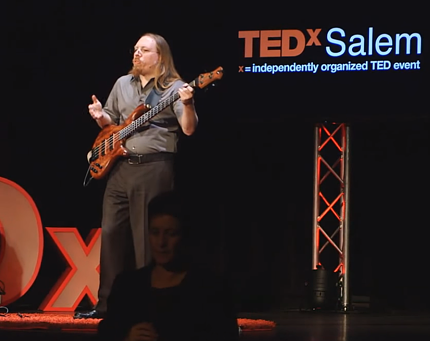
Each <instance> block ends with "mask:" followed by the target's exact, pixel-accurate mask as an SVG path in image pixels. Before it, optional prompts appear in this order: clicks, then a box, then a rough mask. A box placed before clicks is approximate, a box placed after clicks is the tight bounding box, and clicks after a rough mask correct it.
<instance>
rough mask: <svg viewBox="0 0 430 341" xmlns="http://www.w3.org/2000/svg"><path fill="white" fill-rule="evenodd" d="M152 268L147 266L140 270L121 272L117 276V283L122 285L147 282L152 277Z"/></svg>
mask: <svg viewBox="0 0 430 341" xmlns="http://www.w3.org/2000/svg"><path fill="white" fill-rule="evenodd" d="M151 269H152V266H145V267H143V268H139V269H133V270H126V271H123V272H121V273H120V274H119V275H118V276H117V279H116V280H117V282H120V283H124V282H126V283H142V281H146V280H148V279H149V278H150V276H151Z"/></svg>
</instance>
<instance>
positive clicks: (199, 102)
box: [0, 1, 430, 311]
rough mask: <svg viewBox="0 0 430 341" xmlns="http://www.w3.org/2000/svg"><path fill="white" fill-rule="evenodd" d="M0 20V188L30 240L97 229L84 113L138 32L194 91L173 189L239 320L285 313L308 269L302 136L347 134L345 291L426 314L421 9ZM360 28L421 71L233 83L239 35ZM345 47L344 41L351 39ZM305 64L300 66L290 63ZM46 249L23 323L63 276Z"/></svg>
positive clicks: (45, 7)
mask: <svg viewBox="0 0 430 341" xmlns="http://www.w3.org/2000/svg"><path fill="white" fill-rule="evenodd" d="M4 6H5V8H4V9H3V10H2V19H1V22H0V24H1V27H2V36H3V39H2V48H1V50H2V63H1V66H2V84H3V87H2V99H3V100H2V104H3V113H2V115H1V117H2V119H1V122H0V146H1V147H0V152H1V155H2V157H1V161H0V162H1V163H0V176H2V177H5V178H8V179H10V180H12V181H15V182H16V183H18V184H19V185H20V186H22V187H23V188H24V189H25V190H26V191H28V193H29V194H30V195H31V196H32V198H33V199H34V201H35V203H36V205H37V207H38V209H39V211H40V214H41V217H42V222H43V226H45V227H54V226H64V227H69V226H71V227H77V228H78V229H79V230H80V231H81V234H82V236H83V237H85V236H86V235H87V233H88V232H89V231H90V229H92V228H96V227H99V224H100V209H101V200H102V193H103V187H104V182H103V181H99V182H97V181H93V182H92V183H91V184H90V186H89V187H87V188H84V187H83V186H82V182H83V178H84V175H85V172H86V170H87V162H86V154H87V152H88V150H89V149H90V148H91V146H92V143H93V141H94V139H95V137H96V136H97V134H98V132H99V128H98V127H97V125H96V124H95V123H94V122H93V120H92V119H91V117H90V116H89V114H88V110H87V106H88V104H89V103H90V99H91V95H92V94H96V95H97V96H98V98H99V99H100V101H101V102H102V103H103V102H104V101H105V100H106V98H107V96H108V95H109V92H110V90H111V88H112V86H113V84H114V82H115V80H116V79H117V78H118V77H119V76H121V75H123V74H124V73H126V72H127V71H128V70H129V68H130V66H131V56H130V54H129V53H128V51H129V49H130V48H131V47H132V46H133V45H134V44H135V42H136V41H137V40H138V38H139V37H140V35H141V34H143V33H145V32H148V31H152V32H155V33H159V34H161V35H163V36H164V37H165V38H166V39H167V40H168V42H169V43H170V45H171V48H172V52H173V55H174V58H175V63H176V66H177V68H178V70H179V72H180V73H181V74H182V76H183V78H184V79H185V80H192V79H193V78H194V77H196V76H197V75H199V74H200V73H202V72H207V71H211V70H213V69H215V68H216V67H218V66H220V65H221V66H223V67H224V69H225V75H224V77H223V79H222V80H221V81H220V82H219V84H218V86H217V87H214V88H211V89H210V91H208V92H204V91H202V92H197V93H196V106H197V110H198V113H199V117H200V124H199V128H198V130H197V132H196V133H195V135H193V136H192V137H188V138H183V139H182V140H181V142H180V153H179V160H178V178H177V183H178V187H179V188H181V189H182V190H183V191H184V192H185V193H187V196H188V197H189V199H190V200H191V201H192V202H193V203H194V205H195V206H194V208H195V216H196V221H197V222H198V226H199V230H200V232H201V233H200V236H201V237H202V238H201V243H202V245H206V248H205V249H206V250H207V251H208V252H207V253H208V255H207V256H208V257H209V258H210V259H211V260H213V261H216V262H218V263H221V264H222V265H223V266H224V267H225V268H227V269H229V270H230V271H231V273H232V275H233V277H234V279H235V284H236V287H237V290H238V301H239V303H240V305H241V309H242V310H243V311H262V310H268V309H278V308H297V307H298V306H300V304H301V299H302V295H303V293H304V290H303V287H304V283H305V281H306V280H307V279H308V278H309V273H310V269H311V256H312V208H313V207H312V204H313V198H312V195H313V162H314V160H313V148H314V126H315V124H316V123H318V122H322V121H326V120H328V121H331V120H335V121H337V122H348V123H349V124H350V125H351V148H352V150H351V156H352V162H351V172H352V174H351V176H352V183H351V196H352V197H351V291H352V294H353V295H364V296H370V297H371V301H372V303H374V305H373V306H374V307H375V309H421V310H422V309H428V307H429V303H430V299H429V296H428V289H429V284H428V282H427V281H428V280H426V272H427V271H428V270H427V269H428V267H427V251H426V247H427V230H428V228H429V223H428V217H427V215H426V210H427V206H428V203H429V199H428V198H429V197H428V193H429V185H428V182H427V181H426V180H427V170H428V161H427V156H428V155H429V145H430V144H429V133H428V125H429V110H428V103H427V98H428V93H427V92H426V90H427V89H428V86H427V83H426V80H427V77H426V76H427V74H428V66H427V63H426V59H427V53H428V52H427V51H428V40H427V39H428V34H429V29H428V27H427V26H426V25H425V23H426V22H428V20H427V19H426V18H425V15H424V12H425V10H424V7H425V6H424V5H419V4H416V3H415V2H413V1H408V2H405V3H390V4H388V3H378V4H377V5H375V4H371V3H367V2H351V3H348V4H345V3H343V4H342V5H336V4H322V5H318V6H316V5H314V4H313V3H306V4H303V5H297V4H294V3H289V2H285V3H282V5H281V4H279V3H275V4H273V5H271V3H270V1H269V2H268V1H265V2H264V3H259V4H255V6H254V5H251V4H250V3H246V4H244V5H243V6H241V5H240V4H235V7H233V5H231V4H229V5H226V4H225V3H223V2H199V3H198V4H193V3H192V2H177V3H176V4H174V5H171V7H170V5H168V4H162V5H160V6H158V5H154V4H151V5H149V3H146V2H143V1H139V2H137V1H128V2H126V1H123V2H119V1H118V2H111V3H108V2H99V1H91V2H89V1H57V2H52V3H50V4H48V2H41V3H40V2H37V3H33V2H32V3H28V4H27V3H11V4H8V5H7V6H6V5H4ZM334 26H339V27H343V28H345V29H346V30H348V33H350V34H352V33H356V32H354V31H356V30H362V31H363V30H364V32H361V33H365V30H366V29H367V27H368V26H374V27H375V28H378V29H381V30H386V31H387V33H392V34H394V33H400V32H403V31H407V32H410V31H417V32H420V33H421V35H422V37H423V52H422V55H421V56H420V57H419V59H420V60H421V63H422V64H421V66H422V69H421V70H419V71H408V72H404V71H403V72H401V71H396V72H392V71H387V72H383V71H379V72H366V73H350V72H344V73H338V74H335V75H333V74H329V73H327V74H317V75H312V74H303V73H298V74H282V75H258V74H246V75H243V74H239V73H238V72H237V71H238V65H241V64H242V63H243V59H242V58H241V55H242V51H241V49H242V46H241V42H240V41H239V40H238V38H237V32H238V30H244V29H257V30H258V29H283V28H296V27H297V28H301V29H306V28H317V27H324V28H330V27H334ZM357 33H358V32H357ZM316 57H318V56H314V55H309V54H308V55H305V56H303V60H304V61H305V60H306V61H307V60H313V59H316ZM57 255H58V253H57V251H56V250H55V247H54V246H53V243H51V241H50V239H49V237H48V236H46V243H45V254H44V258H43V263H42V268H41V271H40V274H39V276H38V278H37V280H36V282H35V283H34V285H33V287H32V288H31V289H30V291H29V292H28V293H27V294H26V295H25V296H24V297H23V298H22V299H20V300H19V301H17V302H16V303H15V304H14V305H15V306H16V307H17V309H19V308H21V307H27V308H30V309H36V308H37V307H38V305H39V304H40V303H41V301H42V300H43V298H44V297H45V296H46V295H47V293H48V292H49V290H50V289H51V287H52V286H53V284H54V283H55V282H56V280H57V279H58V276H59V275H60V273H61V272H62V271H63V269H64V266H65V262H63V261H62V260H61V259H58V257H57Z"/></svg>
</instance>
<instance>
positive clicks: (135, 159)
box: [127, 153, 174, 165]
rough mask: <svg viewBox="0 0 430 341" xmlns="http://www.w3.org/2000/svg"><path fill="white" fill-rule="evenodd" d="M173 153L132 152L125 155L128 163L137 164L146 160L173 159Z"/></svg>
mask: <svg viewBox="0 0 430 341" xmlns="http://www.w3.org/2000/svg"><path fill="white" fill-rule="evenodd" d="M173 156H174V154H173V153H151V154H142V155H140V154H134V155H133V154H132V155H129V156H128V157H127V162H128V163H129V164H130V165H139V164H141V163H146V162H155V161H167V160H173Z"/></svg>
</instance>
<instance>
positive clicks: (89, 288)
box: [39, 227, 101, 311]
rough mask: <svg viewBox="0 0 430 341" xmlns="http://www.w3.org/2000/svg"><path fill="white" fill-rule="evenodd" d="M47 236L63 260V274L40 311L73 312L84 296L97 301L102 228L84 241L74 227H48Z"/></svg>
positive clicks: (93, 301) (94, 301) (94, 302)
mask: <svg viewBox="0 0 430 341" xmlns="http://www.w3.org/2000/svg"><path fill="white" fill-rule="evenodd" d="M46 229H47V230H48V233H49V234H50V236H51V237H52V239H53V241H54V243H55V244H56V245H57V247H58V249H59V250H60V251H61V253H62V255H63V256H64V258H65V259H66V261H67V263H68V266H69V268H68V269H66V271H64V273H63V275H62V276H61V277H60V279H59V280H58V282H57V283H56V285H55V286H54V287H53V289H52V290H51V291H50V293H49V294H48V296H47V297H46V298H45V300H44V301H43V303H42V304H41V306H40V308H39V309H41V310H43V311H75V310H76V307H77V306H78V305H79V303H81V301H82V299H83V298H84V296H85V295H88V297H89V299H90V301H91V303H92V304H96V302H97V291H98V286H99V264H100V234H101V229H100V228H98V229H93V230H92V231H91V233H90V234H89V235H88V237H87V240H86V242H84V241H83V240H82V237H81V235H80V234H79V232H78V230H77V229H76V228H74V227H47V228H46Z"/></svg>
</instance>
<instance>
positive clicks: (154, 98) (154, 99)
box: [145, 86, 161, 108]
mask: <svg viewBox="0 0 430 341" xmlns="http://www.w3.org/2000/svg"><path fill="white" fill-rule="evenodd" d="M160 97H161V92H159V91H157V89H156V88H155V86H154V87H153V88H152V90H151V92H150V93H149V95H148V97H146V100H145V104H149V105H150V106H151V108H153V107H155V106H156V105H157V104H158V101H159V100H160Z"/></svg>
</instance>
